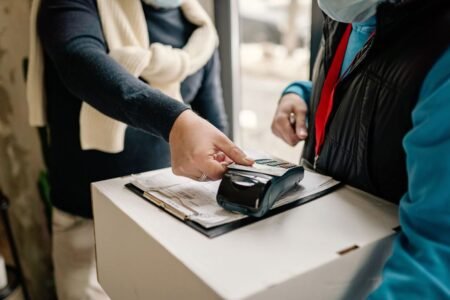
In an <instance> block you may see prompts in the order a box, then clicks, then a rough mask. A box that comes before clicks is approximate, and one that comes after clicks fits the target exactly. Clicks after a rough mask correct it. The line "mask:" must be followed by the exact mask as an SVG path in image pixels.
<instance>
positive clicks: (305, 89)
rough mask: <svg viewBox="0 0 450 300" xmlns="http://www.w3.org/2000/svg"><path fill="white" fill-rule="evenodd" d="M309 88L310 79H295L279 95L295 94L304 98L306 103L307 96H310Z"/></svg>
mask: <svg viewBox="0 0 450 300" xmlns="http://www.w3.org/2000/svg"><path fill="white" fill-rule="evenodd" d="M311 89H312V82H311V81H295V82H293V83H291V84H290V85H288V86H287V88H285V89H284V91H283V93H282V94H281V96H284V95H286V94H296V95H298V96H299V97H300V98H302V99H303V100H305V102H306V103H307V104H308V103H309V98H310V97H311Z"/></svg>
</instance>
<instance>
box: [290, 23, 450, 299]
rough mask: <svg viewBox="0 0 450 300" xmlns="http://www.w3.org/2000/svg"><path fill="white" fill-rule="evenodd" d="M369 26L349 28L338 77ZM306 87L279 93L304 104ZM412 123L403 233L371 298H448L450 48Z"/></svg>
mask: <svg viewBox="0 0 450 300" xmlns="http://www.w3.org/2000/svg"><path fill="white" fill-rule="evenodd" d="M370 22H372V23H370ZM374 26H375V22H374V20H369V23H364V24H353V30H352V33H351V36H350V40H349V45H348V47H347V51H346V55H345V58H344V62H343V67H342V70H341V75H342V74H343V72H345V70H346V69H347V68H348V66H349V65H350V63H351V61H352V60H353V58H354V57H355V55H356V53H357V52H358V51H359V50H360V49H361V48H362V47H363V45H364V43H365V42H366V41H367V38H368V37H369V36H370V34H371V29H370V28H371V27H372V30H373V28H374ZM311 88H312V83H311V82H310V81H297V82H294V83H292V84H291V85H289V86H288V87H287V88H286V89H285V91H284V92H283V94H286V93H295V94H298V95H299V96H300V97H302V98H303V99H304V100H305V101H307V102H308V101H309V98H310V95H311ZM412 122H413V128H412V129H411V130H410V131H409V132H408V133H407V134H406V136H405V138H404V139H403V147H404V149H405V152H406V166H407V172H408V190H407V192H406V194H405V195H404V196H403V197H402V199H401V200H400V204H399V214H400V225H401V227H402V231H401V232H400V233H399V234H398V236H397V237H396V239H395V242H394V245H393V252H392V255H391V257H390V258H389V259H388V261H387V263H386V265H385V267H384V270H383V280H382V282H381V284H380V286H379V287H378V288H377V289H376V290H375V291H374V292H373V293H372V294H371V295H370V296H369V299H370V300H386V299H388V300H389V299H408V300H414V299H450V48H448V49H447V51H446V52H445V53H444V54H443V55H442V56H441V57H440V58H439V60H438V61H437V62H436V63H435V65H434V66H433V68H432V69H431V70H430V72H429V73H428V74H427V76H426V78H425V80H424V82H423V84H422V87H421V91H420V94H419V99H418V101H417V105H416V107H415V108H414V110H413V112H412Z"/></svg>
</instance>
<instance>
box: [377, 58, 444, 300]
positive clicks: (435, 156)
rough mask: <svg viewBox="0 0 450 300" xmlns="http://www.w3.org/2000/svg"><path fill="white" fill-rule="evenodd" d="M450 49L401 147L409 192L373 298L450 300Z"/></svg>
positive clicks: (433, 73) (429, 83) (424, 90)
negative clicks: (404, 154) (403, 150)
mask: <svg viewBox="0 0 450 300" xmlns="http://www.w3.org/2000/svg"><path fill="white" fill-rule="evenodd" d="M449 95H450V49H448V50H447V51H446V53H445V54H444V56H442V57H441V58H440V60H439V61H438V62H437V63H436V64H435V66H434V67H433V68H432V70H431V71H430V73H429V74H428V75H427V77H426V79H425V81H424V84H423V85H422V88H421V93H420V96H419V101H418V103H417V106H416V107H415V109H414V111H413V114H412V120H413V128H412V130H411V131H410V132H409V133H408V134H407V135H406V137H405V139H404V141H403V145H404V148H405V151H406V157H407V161H406V164H407V171H408V191H407V193H406V194H405V195H404V197H403V198H402V199H401V201H400V207H399V210H400V225H401V228H402V231H401V232H400V234H399V235H398V236H397V238H396V240H395V242H394V246H393V253H392V256H391V257H390V258H389V259H388V261H387V263H386V265H385V268H384V271H383V281H382V283H381V285H380V286H379V287H378V289H377V290H376V291H375V292H374V293H373V294H372V295H371V296H370V297H369V299H370V300H376V299H450V284H449V283H450V192H449V182H450V155H449V150H450V120H449V116H450V96H449Z"/></svg>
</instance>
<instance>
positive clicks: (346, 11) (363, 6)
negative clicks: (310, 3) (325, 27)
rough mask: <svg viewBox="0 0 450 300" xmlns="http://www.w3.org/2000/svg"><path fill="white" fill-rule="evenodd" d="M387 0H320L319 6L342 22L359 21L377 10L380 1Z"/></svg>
mask: <svg viewBox="0 0 450 300" xmlns="http://www.w3.org/2000/svg"><path fill="white" fill-rule="evenodd" d="M384 1H385V0H318V1H317V3H318V4H319V7H320V8H321V9H322V10H323V11H324V13H325V14H327V16H329V17H330V18H332V19H333V20H336V21H338V22H342V23H359V22H364V21H366V20H368V19H369V18H370V17H372V16H374V15H375V13H376V12H377V6H378V4H379V3H381V2H384Z"/></svg>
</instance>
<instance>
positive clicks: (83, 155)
mask: <svg viewBox="0 0 450 300" xmlns="http://www.w3.org/2000/svg"><path fill="white" fill-rule="evenodd" d="M180 5H181V1H169V0H145V1H143V3H142V8H143V10H144V15H145V19H146V22H147V27H148V35H149V38H150V41H151V43H160V44H163V45H170V46H172V47H174V48H182V47H183V46H184V45H185V44H186V43H187V41H188V38H189V37H190V36H191V34H192V33H193V31H194V30H195V29H196V26H195V25H193V24H192V23H190V22H189V21H188V20H187V19H186V17H185V16H184V15H183V12H182V10H181V9H180ZM37 28H38V35H39V38H40V41H41V44H42V46H43V50H44V56H45V57H44V63H45V68H44V70H45V73H44V78H45V81H44V82H45V92H46V98H47V107H46V111H47V120H48V125H49V135H50V136H49V141H50V149H49V151H50V153H49V166H48V168H49V176H50V183H51V200H52V202H53V205H54V207H55V208H54V214H53V258H54V266H55V277H56V288H57V294H58V297H59V299H107V298H108V297H107V296H106V294H105V293H104V291H103V290H102V288H101V287H100V285H99V284H98V282H97V279H96V271H95V256H94V237H93V226H92V220H91V218H92V208H91V198H90V183H91V182H93V181H98V180H102V179H106V178H112V177H117V176H123V175H127V174H131V173H139V172H142V171H148V170H152V169H158V168H163V167H168V166H170V165H172V168H173V171H174V173H176V174H178V175H183V176H188V177H191V178H194V179H203V180H204V179H206V178H209V179H219V178H220V177H221V176H222V174H223V172H224V171H225V169H226V162H229V161H231V160H234V161H236V162H239V163H241V164H247V165H248V164H251V163H252V161H251V160H249V159H247V158H246V156H245V154H244V153H243V152H242V151H241V150H240V149H239V148H238V147H236V146H235V145H234V144H233V143H232V142H231V141H230V140H229V139H228V138H227V137H226V135H225V134H224V133H226V132H227V130H228V125H227V121H226V116H225V112H224V106H223V98H222V88H221V83H220V74H219V71H220V62H219V57H218V53H217V51H216V52H215V53H214V54H213V55H212V57H211V59H210V60H209V61H208V62H207V63H206V65H204V67H203V68H201V69H200V70H198V71H197V72H196V73H194V74H192V75H190V76H188V77H187V78H186V79H185V80H183V81H182V82H181V96H182V98H183V100H184V103H182V102H179V101H175V100H174V99H172V98H171V97H169V96H167V95H165V94H164V93H162V92H160V91H158V90H156V89H153V88H152V86H151V83H150V84H147V83H145V82H143V81H142V80H141V79H139V78H135V77H133V76H131V75H130V74H129V73H127V72H126V70H125V69H123V68H122V67H121V66H120V65H118V64H117V63H116V62H115V61H114V60H113V59H112V58H111V57H110V56H108V48H107V44H106V42H105V38H104V35H103V31H102V26H101V20H100V17H99V13H98V7H97V3H96V1H95V0H43V1H42V4H41V7H40V11H39V15H38V19H37ZM81 99H83V100H84V101H86V102H87V103H89V104H90V105H92V106H94V107H95V108H96V109H97V110H98V111H100V112H102V113H104V114H106V115H108V116H110V117H112V118H114V119H116V120H119V121H122V122H124V123H126V124H128V125H129V126H128V127H127V129H126V133H125V142H124V149H123V151H121V152H119V153H106V152H102V151H97V150H83V149H82V147H81V145H80V125H79V117H80V110H81V106H82V101H81ZM130 103H133V105H130ZM193 111H195V112H196V113H198V115H197V114H196V113H194V112H193ZM202 117H203V118H202Z"/></svg>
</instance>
